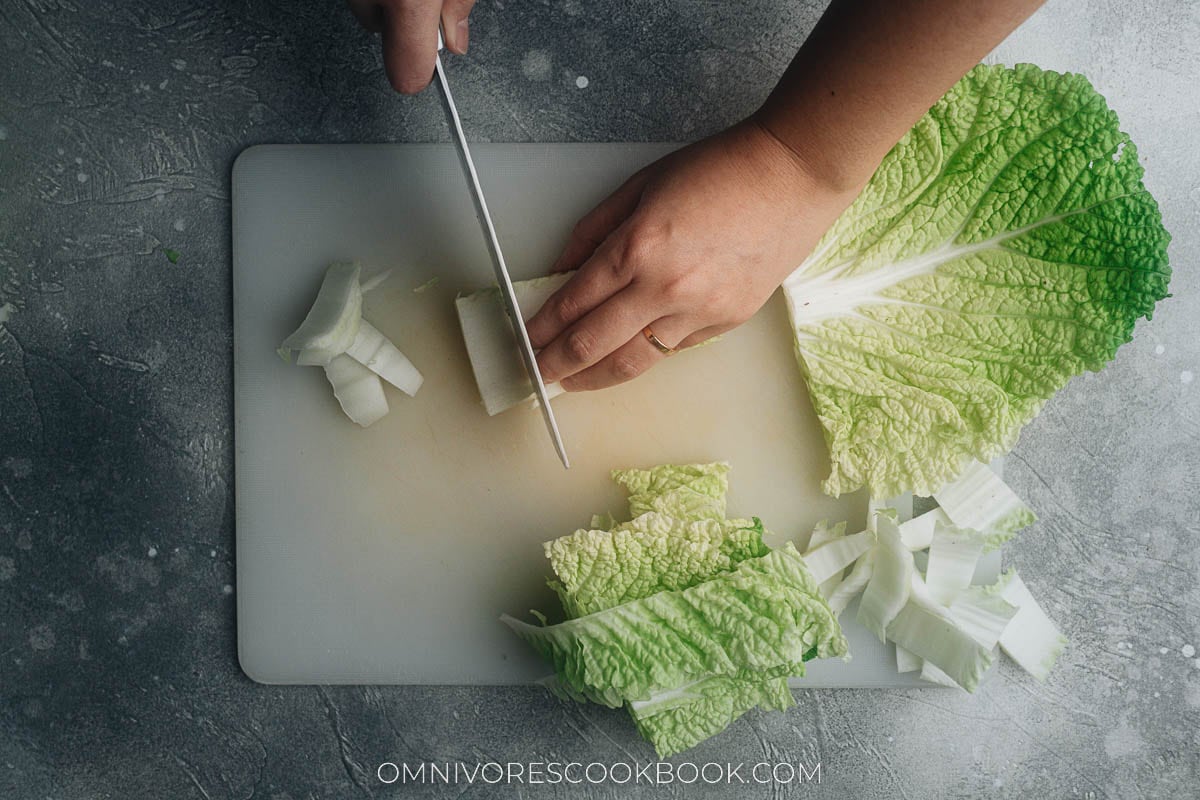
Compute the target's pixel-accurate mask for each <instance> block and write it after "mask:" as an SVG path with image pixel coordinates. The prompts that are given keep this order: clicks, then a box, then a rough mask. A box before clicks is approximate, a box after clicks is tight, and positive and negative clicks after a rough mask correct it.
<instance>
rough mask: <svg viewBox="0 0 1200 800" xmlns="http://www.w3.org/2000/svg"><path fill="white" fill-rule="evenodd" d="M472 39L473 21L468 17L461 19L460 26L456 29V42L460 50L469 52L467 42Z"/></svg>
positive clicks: (461, 52)
mask: <svg viewBox="0 0 1200 800" xmlns="http://www.w3.org/2000/svg"><path fill="white" fill-rule="evenodd" d="M470 40H471V23H470V20H469V19H468V18H466V17H464V18H463V19H461V20H459V23H458V26H457V27H456V28H455V30H454V44H455V45H456V46H457V49H458V52H459V53H460V54H464V53H466V52H467V44H468V43H469V42H470Z"/></svg>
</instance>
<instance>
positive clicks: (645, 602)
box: [504, 544, 847, 707]
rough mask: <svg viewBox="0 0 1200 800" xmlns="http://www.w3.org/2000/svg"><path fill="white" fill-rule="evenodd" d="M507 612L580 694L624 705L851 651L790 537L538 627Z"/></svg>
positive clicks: (515, 627) (510, 620)
mask: <svg viewBox="0 0 1200 800" xmlns="http://www.w3.org/2000/svg"><path fill="white" fill-rule="evenodd" d="M504 621H505V622H506V623H507V624H508V625H509V626H510V627H511V628H512V629H513V630H514V631H515V632H516V633H517V634H518V635H519V636H521V637H522V638H523V639H525V640H526V641H527V642H528V643H529V644H530V645H531V646H533V648H534V649H535V650H537V651H538V652H539V653H540V654H541V655H542V656H543V657H545V658H546V659H547V660H549V661H550V662H551V663H552V664H553V665H554V671H555V672H556V673H557V675H558V679H559V680H560V681H562V682H563V683H564V684H565V685H566V687H567V688H568V689H569V691H571V692H572V693H573V694H574V695H577V696H581V697H586V698H588V699H589V700H592V701H593V702H598V703H601V704H604V705H608V706H612V707H616V706H619V705H621V704H622V703H624V702H629V701H633V700H646V699H648V698H650V697H651V695H653V694H654V693H655V692H659V691H664V690H668V689H672V688H677V687H679V686H682V685H685V684H687V683H690V682H692V681H695V680H697V679H700V678H705V677H708V676H711V675H738V674H740V673H743V672H745V671H762V670H771V669H777V668H781V667H787V666H788V665H792V664H795V663H797V662H800V661H802V660H803V659H804V658H805V656H806V655H807V654H808V653H809V652H810V651H813V652H814V655H815V656H816V657H818V658H825V657H829V656H839V655H844V654H845V653H846V650H847V645H846V639H845V637H844V636H843V635H842V631H841V628H840V627H839V626H838V623H837V620H836V619H835V618H834V616H833V613H832V612H831V611H830V609H829V606H828V604H827V603H826V602H825V601H824V600H823V599H822V598H821V596H820V595H819V593H818V591H817V586H816V585H815V583H814V582H813V579H812V576H811V575H810V574H809V572H808V569H807V568H806V567H805V565H804V560H803V558H801V556H800V554H799V553H797V552H796V550H795V548H794V547H792V546H791V545H790V544H788V545H785V546H784V547H783V548H781V549H778V550H773V551H771V552H769V553H767V554H766V555H764V556H762V557H760V558H754V559H748V560H746V561H743V562H741V563H740V564H738V566H737V568H736V569H734V570H732V571H730V572H723V573H720V574H718V575H716V576H714V577H713V578H711V579H709V580H707V581H705V582H703V583H700V584H697V585H695V586H692V587H689V588H687V589H682V590H679V591H664V592H658V593H657V594H653V595H651V596H649V597H645V598H642V599H640V600H634V601H631V602H627V603H624V604H622V605H619V606H616V607H614V608H610V609H607V610H605V611H600V612H597V613H595V614H590V615H588V616H585V617H579V618H577V619H573V620H568V621H566V622H563V623H560V624H558V625H551V626H548V627H538V626H534V625H529V624H527V623H524V622H520V621H518V620H515V619H513V618H511V617H505V618H504Z"/></svg>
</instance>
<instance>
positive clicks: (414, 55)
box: [346, 0, 475, 94]
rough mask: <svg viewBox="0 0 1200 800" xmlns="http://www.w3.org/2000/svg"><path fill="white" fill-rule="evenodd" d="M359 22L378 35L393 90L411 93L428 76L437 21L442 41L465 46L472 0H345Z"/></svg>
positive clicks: (463, 49) (424, 83)
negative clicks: (381, 42)
mask: <svg viewBox="0 0 1200 800" xmlns="http://www.w3.org/2000/svg"><path fill="white" fill-rule="evenodd" d="M346 4H347V5H348V6H350V10H351V11H352V12H354V16H355V17H357V18H358V21H359V23H360V24H361V25H362V26H363V27H364V28H366V29H367V30H369V31H371V32H372V33H380V34H382V35H383V64H384V67H385V68H386V69H387V75H388V80H389V81H391V84H392V87H393V88H394V89H395V90H396V91H397V92H403V93H404V94H416V93H417V92H419V91H421V90H422V89H424V88H425V87H426V86H428V85H429V81H430V80H432V79H433V63H434V61H435V59H436V56H437V34H438V23H439V22H440V23H441V24H442V31H443V37H444V39H445V42H446V47H447V48H449V50H450V51H451V52H453V53H458V54H459V55H462V54H463V53H465V52H467V41H468V39H469V38H470V30H469V25H468V21H467V16H468V15H469V14H470V13H471V8H472V6H474V5H475V0H346Z"/></svg>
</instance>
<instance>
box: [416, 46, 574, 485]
mask: <svg viewBox="0 0 1200 800" xmlns="http://www.w3.org/2000/svg"><path fill="white" fill-rule="evenodd" d="M443 47H444V42H443V40H442V32H441V31H440V30H439V31H438V53H437V60H436V61H435V62H434V75H435V82H436V83H437V87H438V93H439V94H440V95H441V96H442V105H443V107H444V108H445V110H446V119H447V121H448V122H449V123H450V138H451V139H453V140H454V149H455V150H456V151H457V152H458V160H459V163H460V164H461V165H462V169H463V174H464V175H465V176H466V179H467V186H468V188H469V189H470V191H471V200H472V202H473V203H474V204H475V216H476V217H477V218H478V219H479V224H480V226H481V227H482V228H483V238H484V241H485V242H486V243H487V249H488V255H489V256H491V259H492V270H493V271H494V272H495V275H496V283H497V284H498V285H499V287H500V296H501V297H502V298H503V300H504V310H505V311H506V312H507V313H508V321H509V322H510V323H511V324H512V328H513V333H514V334H515V335H516V339H517V346H518V349H519V350H520V351H521V361H522V363H524V364H525V372H526V373H527V374H528V375H529V382H530V384H532V386H533V392H534V395H535V396H536V397H537V401H538V405H539V406H540V408H541V410H542V420H543V421H544V422H545V423H546V430H547V431H548V432H549V433H550V439H551V440H552V441H553V442H554V450H555V452H557V453H558V457H559V460H561V461H562V464H563V467H564V468H568V469H569V468H570V466H571V462H570V460H569V459H568V458H567V449H566V447H564V446H563V440H562V434H561V433H559V430H558V421H557V420H556V419H555V418H554V409H552V408H551V407H550V398H549V397H548V396H547V395H546V383H545V381H543V380H542V373H541V370H539V369H538V364H537V357H536V356H535V355H534V352H533V344H532V343H530V341H529V331H528V330H527V329H526V328H525V317H524V316H523V315H522V314H521V307H520V305H518V303H517V294H516V291H515V290H514V289H513V284H512V278H511V277H509V274H508V265H507V264H505V263H504V252H503V251H502V250H501V249H500V239H499V238H498V237H497V236H496V226H495V225H494V224H493V223H492V215H491V213H490V212H489V211H488V206H487V200H485V199H484V197H483V187H481V186H480V185H479V173H478V172H476V171H475V161H474V160H473V159H472V158H471V148H470V147H469V146H468V145H467V137H466V134H464V133H463V127H462V120H461V119H459V116H458V107H457V106H456V105H455V104H454V95H453V94H452V93H451V91H450V83H449V82H448V81H447V80H446V70H445V68H444V67H443V65H442V49H443Z"/></svg>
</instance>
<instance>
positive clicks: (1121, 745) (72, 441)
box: [0, 0, 1200, 800]
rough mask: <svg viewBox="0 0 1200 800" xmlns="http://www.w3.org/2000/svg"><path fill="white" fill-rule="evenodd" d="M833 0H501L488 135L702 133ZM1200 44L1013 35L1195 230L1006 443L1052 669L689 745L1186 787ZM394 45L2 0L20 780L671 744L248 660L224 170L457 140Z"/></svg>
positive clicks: (482, 50) (991, 775) (276, 792)
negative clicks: (1025, 514) (411, 79)
mask: <svg viewBox="0 0 1200 800" xmlns="http://www.w3.org/2000/svg"><path fill="white" fill-rule="evenodd" d="M1135 5H1140V6H1141V7H1140V8H1135V7H1133V6H1135ZM820 6H821V4H819V3H812V2H805V3H796V2H783V0H750V1H749V2H738V3H734V2H729V3H713V2H704V1H703V0H657V1H656V2H631V1H629V0H623V1H622V2H608V3H585V2H579V0H565V2H564V0H552V1H547V0H542V1H541V2H513V1H512V0H505V2H500V0H481V2H480V4H479V7H478V8H477V10H476V11H475V14H474V17H473V19H474V28H473V37H472V42H473V47H472V51H471V55H470V57H469V58H466V59H455V60H454V61H453V64H452V67H451V69H452V70H453V73H454V78H455V81H456V84H457V86H456V88H457V93H458V95H459V103H460V105H461V106H462V107H463V108H464V109H465V110H466V116H467V124H468V125H469V127H470V129H471V130H472V131H473V132H474V135H475V136H476V137H479V138H487V139H490V140H493V141H608V140H641V141H652V140H680V139H687V138H695V137H699V136H702V135H704V134H707V133H710V132H713V131H716V130H718V129H719V128H721V127H722V126H724V125H726V124H729V123H731V122H733V121H735V120H737V119H738V118H739V117H741V116H742V115H744V114H746V113H747V112H749V111H750V110H751V109H753V108H754V107H755V106H756V104H757V103H758V102H759V101H760V100H761V99H762V97H763V96H764V95H765V94H766V92H767V91H768V90H769V88H770V87H771V85H772V84H773V82H774V79H775V78H776V77H777V76H778V74H779V73H780V72H781V71H782V70H783V68H784V66H785V64H786V63H787V61H788V59H789V57H790V55H791V53H792V52H793V51H794V50H795V48H796V47H797V45H798V44H799V42H800V41H802V39H803V38H804V36H805V35H806V33H807V32H808V31H809V29H810V28H811V27H812V25H813V23H814V21H815V19H816V17H817V15H818V13H819V11H820ZM1198 42H1200V6H1197V5H1196V4H1194V3H1190V2H1183V1H1182V0H1180V1H1179V2H1168V0H1158V1H1157V2H1153V3H1146V4H1128V3H1119V2H1113V1H1112V0H1091V1H1090V2H1074V3H1070V2H1066V0H1060V1H1059V2H1051V4H1050V6H1049V7H1047V8H1045V9H1043V10H1042V11H1041V12H1039V13H1038V14H1037V15H1036V16H1035V17H1034V18H1033V19H1032V20H1031V21H1029V22H1028V23H1027V24H1026V25H1025V26H1024V27H1023V28H1022V29H1021V30H1020V31H1018V32H1017V34H1015V35H1014V36H1013V37H1012V38H1011V40H1010V41H1009V42H1007V43H1005V44H1004V45H1003V46H1002V47H1001V48H1000V50H999V51H998V53H997V54H996V57H997V59H998V60H1001V61H1005V62H1013V61H1022V60H1025V61H1033V62H1036V63H1038V64H1040V65H1042V66H1045V67H1048V68H1053V69H1058V70H1074V71H1081V72H1083V73H1085V74H1087V75H1088V76H1089V77H1090V78H1091V80H1092V81H1093V82H1094V83H1095V85H1096V86H1097V88H1098V89H1099V90H1100V91H1101V92H1102V93H1103V94H1104V95H1105V96H1106V97H1107V98H1108V100H1109V102H1110V104H1111V105H1112V107H1113V108H1115V109H1116V110H1117V111H1118V113H1119V114H1120V116H1121V120H1122V123H1123V125H1124V126H1125V128H1126V129H1127V130H1128V131H1130V133H1131V134H1132V136H1133V138H1134V140H1135V141H1136V142H1137V144H1138V147H1139V150H1140V153H1141V158H1142V162H1143V164H1144V165H1145V167H1146V172H1147V175H1146V184H1147V185H1148V186H1149V188H1150V189H1151V191H1152V192H1153V193H1154V195H1155V196H1156V197H1157V198H1158V200H1159V202H1160V203H1161V205H1162V209H1163V214H1164V217H1165V219H1166V223H1167V226H1168V228H1169V229H1170V230H1171V231H1172V232H1173V234H1174V236H1175V239H1174V242H1173V244H1172V246H1171V256H1172V265H1173V267H1174V270H1175V277H1174V280H1173V283H1172V290H1173V292H1174V297H1173V298H1172V299H1170V300H1167V301H1165V302H1163V303H1162V304H1161V305H1160V306H1159V309H1158V312H1157V313H1156V314H1155V316H1154V319H1153V321H1152V322H1146V323H1142V324H1140V325H1139V327H1138V332H1137V336H1136V339H1135V341H1134V342H1132V343H1131V344H1129V345H1128V346H1126V347H1125V348H1123V349H1122V350H1121V352H1120V354H1119V356H1118V357H1117V359H1116V361H1115V363H1114V364H1112V365H1111V366H1110V367H1109V368H1108V369H1107V370H1105V371H1104V372H1103V373H1102V374H1100V375H1088V376H1085V377H1082V378H1079V379H1076V380H1075V381H1073V382H1072V383H1071V384H1070V386H1068V387H1067V389H1066V390H1064V391H1063V392H1062V393H1061V394H1060V395H1059V396H1057V397H1056V398H1055V399H1054V400H1053V401H1052V402H1051V403H1050V404H1049V405H1048V407H1047V408H1046V411H1045V413H1043V414H1042V415H1041V416H1040V417H1039V418H1038V419H1037V420H1036V421H1035V422H1034V423H1033V424H1032V425H1030V426H1029V427H1028V428H1027V430H1026V431H1025V432H1024V435H1023V437H1022V438H1021V442H1020V444H1019V446H1018V447H1017V449H1016V451H1015V453H1014V455H1013V456H1012V457H1011V459H1010V461H1009V462H1008V468H1007V478H1008V480H1009V481H1010V482H1011V483H1012V484H1013V486H1014V487H1015V488H1016V489H1017V491H1018V492H1019V493H1021V494H1022V495H1023V496H1024V497H1025V498H1026V499H1027V500H1028V501H1029V502H1030V504H1031V505H1032V506H1033V507H1034V508H1035V509H1036V510H1037V511H1038V512H1039V514H1040V516H1041V520H1040V522H1039V523H1038V524H1037V525H1036V526H1035V527H1034V528H1033V529H1031V530H1029V531H1027V532H1026V533H1025V534H1024V535H1023V536H1022V537H1021V538H1020V539H1019V541H1017V542H1016V543H1015V544H1013V545H1011V546H1010V547H1009V548H1008V549H1007V550H1006V559H1007V561H1008V563H1009V564H1012V565H1015V566H1017V567H1019V568H1020V569H1021V571H1022V573H1023V574H1024V576H1025V578H1026V581H1027V582H1028V583H1029V584H1030V586H1031V587H1032V588H1033V590H1034V592H1035V593H1036V594H1037V595H1038V596H1039V597H1040V598H1041V600H1042V601H1043V604H1044V605H1045V607H1046V608H1047V609H1048V611H1049V613H1050V614H1051V616H1052V617H1053V618H1054V619H1056V620H1057V621H1058V622H1059V623H1060V624H1061V626H1062V627H1063V628H1064V629H1065V631H1066V633H1067V634H1068V635H1069V636H1070V638H1071V647H1070V649H1069V650H1067V652H1066V654H1065V655H1064V657H1063V659H1062V661H1061V662H1060V664H1059V666H1058V668H1057V670H1056V671H1055V672H1054V673H1053V675H1052V677H1051V678H1050V680H1049V682H1048V683H1046V684H1045V685H1038V684H1036V683H1035V682H1033V681H1032V680H1031V679H1029V678H1028V677H1026V676H1025V675H1024V674H1022V673H1020V672H1019V671H1018V670H1016V669H1015V668H1014V667H1012V665H1011V664H1007V663H1006V664H1004V665H1003V666H1002V667H1001V669H1000V670H999V673H998V674H997V675H996V676H995V677H994V679H993V680H991V681H990V682H989V683H987V684H986V685H985V686H984V687H983V688H982V689H981V690H980V691H979V692H978V693H977V694H976V695H974V696H968V695H966V694H964V693H960V692H953V691H941V690H921V691H848V690H847V691H812V692H799V693H798V695H797V699H798V702H799V705H798V707H797V708H795V709H793V710H792V711H791V712H789V713H787V714H771V715H764V714H757V713H752V714H750V715H748V716H747V717H745V718H744V719H742V720H741V721H739V722H737V723H736V724H735V725H734V726H733V727H732V728H731V729H730V730H729V731H728V732H726V733H725V734H724V735H722V736H720V737H717V738H716V739H714V740H711V741H710V742H708V743H706V744H704V745H702V746H701V747H699V748H697V749H696V750H695V751H693V752H692V753H690V754H689V755H688V757H687V759H688V760H692V761H697V762H703V761H710V760H712V761H720V762H726V761H735V762H736V761H746V762H753V761H759V760H764V759H766V760H770V761H775V760H784V759H791V760H802V761H804V762H806V763H808V764H810V765H811V764H814V763H816V762H820V764H821V766H822V781H821V783H820V784H819V785H817V784H807V785H805V786H803V787H800V788H799V789H796V790H794V794H795V795H797V796H811V797H831V798H832V797H839V798H841V797H912V798H948V797H975V796H989V795H997V796H999V795H1007V796H1023V797H1081V798H1097V797H1122V798H1124V797H1184V796H1195V792H1196V791H1197V789H1196V786H1197V785H1200V783H1198V782H1200V755H1198V754H1200V734H1198V731H1200V659H1198V658H1197V653H1196V648H1197V647H1200V590H1198V589H1197V582H1196V576H1197V574H1198V573H1200V549H1198V548H1197V546H1196V536H1197V535H1198V534H1200V522H1197V514H1198V512H1200V500H1197V498H1198V497H1200V456H1198V455H1197V453H1198V451H1200V384H1198V383H1195V382H1193V380H1192V377H1193V375H1194V374H1195V373H1197V372H1200V270H1197V269H1195V263H1196V261H1197V259H1198V257H1200V244H1198V238H1197V231H1198V228H1200V188H1198V187H1200V157H1198V152H1200V147H1198V146H1197V139H1196V131H1197V130H1200V45H1198V44H1197V43H1198ZM377 49H378V48H377V45H376V44H375V43H374V42H373V41H372V39H371V38H370V37H369V36H367V35H365V34H364V33H362V32H360V31H359V30H358V29H357V27H356V26H355V24H354V23H353V20H352V19H351V17H350V15H349V14H348V13H347V12H346V11H345V10H344V9H343V8H342V7H341V4H340V3H338V2H334V1H333V0H330V1H329V2H304V3H272V2H265V1H264V0H255V1H253V2H248V3H240V2H230V0H222V1H221V2H199V1H198V0H169V1H168V0H164V1H163V2H150V0H129V1H128V2H111V0H88V2H82V0H13V1H12V2H6V3H4V4H3V5H2V6H0V75H2V76H3V79H0V307H2V308H3V309H4V310H3V311H0V320H2V321H0V797H4V798H14V799H19V800H25V799H26V798H78V799H83V798H159V797H161V798H188V797H196V798H201V799H202V800H221V799H223V798H248V797H255V798H259V797H261V798H277V799H283V798H295V799H296V800H299V799H300V798H339V797H400V796H425V797H434V796H449V795H457V794H459V793H463V794H465V795H467V796H493V795H499V796H509V797H519V796H549V795H558V794H566V793H567V792H568V791H581V792H582V791H584V790H583V789H579V788H577V787H568V786H558V787H552V786H541V787H536V786H535V787H531V786H509V787H489V786H480V785H476V786H473V787H471V786H468V785H466V784H460V785H458V786H451V787H446V786H424V787H413V786H409V787H407V788H406V789H400V788H399V787H391V788H388V787H385V786H383V785H382V784H380V783H379V782H378V781H377V780H376V778H375V769H376V766H377V765H378V764H379V763H380V762H382V761H386V760H391V761H409V762H418V761H448V760H458V759H461V760H464V761H467V762H476V761H481V760H485V761H486V760H491V759H495V760H499V761H508V760H523V761H528V760H537V759H545V760H553V759H563V760H570V759H577V760H582V761H604V762H612V761H621V760H630V759H636V760H640V761H647V760H650V759H651V758H652V754H651V751H650V750H649V748H648V747H647V746H646V745H645V744H644V743H642V742H641V741H640V739H639V738H638V737H637V734H636V733H635V732H634V730H633V729H632V726H631V725H630V724H629V722H628V720H627V718H626V716H625V715H623V714H622V713H619V712H615V711H606V710H602V709H596V708H584V707H579V706H575V705H570V704H564V703H560V702H558V701H555V700H553V699H551V698H549V697H548V696H547V695H546V694H545V693H544V692H542V691H540V690H536V689H533V688H528V689H525V688H522V689H512V688H503V689H501V688H405V687H395V688H373V687H367V688H351V687H343V688H321V687H264V686H260V685H257V684H254V683H252V682H251V681H249V680H248V679H247V678H246V677H245V676H243V675H242V673H241V671H240V670H239V668H238V664H237V659H236V647H235V619H234V597H233V587H232V583H233V563H232V553H233V535H234V531H233V500H234V498H233V495H232V489H231V483H232V471H233V463H232V452H233V445H232V434H231V387H230V376H231V329H230V293H229V292H230V254H229V213H230V212H229V174H230V164H231V163H232V160H233V158H234V157H235V156H236V155H237V153H238V152H239V151H241V150H242V149H243V148H245V147H247V146H248V145H251V144H256V143H261V142H364V141H365V142H375V141H392V140H400V141H434V140H442V139H444V138H445V132H444V128H443V126H444V120H443V117H442V115H441V111H440V109H439V107H438V105H437V102H436V97H435V96H434V95H433V94H431V93H427V94H425V95H422V96H419V97H416V98H411V99H404V98H400V97H398V96H396V95H394V94H393V93H392V92H391V91H390V89H389V88H388V86H387V85H386V83H385V81H384V79H383V76H382V70H381V67H380V58H379V55H378V53H377ZM582 78H586V79H587V80H586V81H584V80H583V79H582ZM584 84H586V86H584ZM581 87H582V88H581ZM168 251H176V252H177V253H178V254H179V256H178V260H177V263H172V262H171V261H170V260H169V259H168V258H167V252H168ZM779 791H780V787H753V786H751V787H736V786H735V787H729V786H698V787H692V788H690V789H684V788H683V787H680V786H674V787H670V788H660V789H650V788H648V787H645V786H643V787H616V786H613V785H605V786H598V787H592V793H593V794H594V795H595V796H614V797H615V796H629V795H633V796H644V795H650V794H654V793H661V794H673V795H685V796H689V797H690V796H713V797H717V796H719V797H734V796H736V797H748V796H766V795H767V794H768V793H771V794H775V793H778V792H779ZM756 793H757V794H756Z"/></svg>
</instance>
